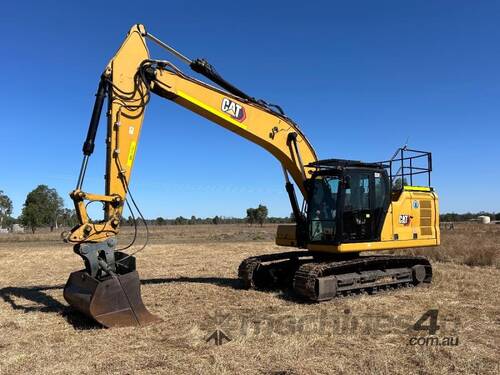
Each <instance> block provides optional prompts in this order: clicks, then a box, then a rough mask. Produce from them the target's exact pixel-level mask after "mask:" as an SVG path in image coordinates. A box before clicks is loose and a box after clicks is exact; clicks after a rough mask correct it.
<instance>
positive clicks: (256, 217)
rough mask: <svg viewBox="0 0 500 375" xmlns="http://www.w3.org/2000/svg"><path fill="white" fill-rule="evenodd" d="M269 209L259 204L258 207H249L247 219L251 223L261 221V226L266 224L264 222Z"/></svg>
mask: <svg viewBox="0 0 500 375" xmlns="http://www.w3.org/2000/svg"><path fill="white" fill-rule="evenodd" d="M267 215H268V210H267V207H266V206H264V205H262V204H259V207H257V208H248V209H247V217H246V220H247V222H249V223H250V224H255V223H259V224H260V225H261V226H262V225H264V222H265V221H266V219H267Z"/></svg>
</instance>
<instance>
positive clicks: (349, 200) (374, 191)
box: [339, 168, 389, 243]
mask: <svg viewBox="0 0 500 375" xmlns="http://www.w3.org/2000/svg"><path fill="white" fill-rule="evenodd" d="M343 180H344V184H343V189H342V196H341V207H340V208H341V217H342V220H341V221H340V223H339V225H340V227H341V228H340V233H341V242H342V243H348V242H367V241H377V240H380V233H381V231H382V225H383V221H384V218H385V214H386V212H387V208H388V205H389V179H388V177H387V173H385V171H384V170H373V169H368V168H366V169H364V168H356V169H347V170H345V172H344V179H343Z"/></svg>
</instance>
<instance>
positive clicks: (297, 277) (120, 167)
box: [64, 24, 440, 327]
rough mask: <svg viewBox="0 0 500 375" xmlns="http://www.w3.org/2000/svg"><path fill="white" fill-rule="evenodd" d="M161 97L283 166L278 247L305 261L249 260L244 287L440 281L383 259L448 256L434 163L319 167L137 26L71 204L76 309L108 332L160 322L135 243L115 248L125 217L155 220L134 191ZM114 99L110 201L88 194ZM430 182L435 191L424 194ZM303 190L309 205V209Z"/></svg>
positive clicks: (260, 113)
mask: <svg viewBox="0 0 500 375" xmlns="http://www.w3.org/2000/svg"><path fill="white" fill-rule="evenodd" d="M147 41H150V42H153V43H155V44H157V45H159V46H160V47H162V48H164V49H166V50H167V51H168V52H169V53H171V54H173V55H174V56H175V57H176V58H178V59H179V60H180V61H182V62H183V63H186V64H187V65H188V66H189V67H190V68H191V69H192V70H193V71H194V72H196V73H198V74H200V75H202V76H204V77H205V78H206V79H208V80H210V81H211V82H212V83H213V84H215V85H216V86H215V85H212V84H208V83H206V82H204V81H201V80H198V79H196V78H193V77H191V76H189V75H187V74H185V73H184V72H182V71H181V70H180V69H179V68H178V67H177V66H175V65H174V64H173V63H172V62H170V61H166V60H155V59H151V58H150V55H149V52H148V48H147V45H146V42H147ZM153 94H155V95H158V96H160V97H162V98H165V99H167V100H169V101H171V102H173V103H175V104H178V105H180V106H182V107H184V108H186V109H188V110H190V111H192V112H195V113H197V114H199V115H201V116H203V117H205V118H206V119H208V120H210V121H212V122H214V123H216V124H218V125H220V126H222V127H224V128H226V129H228V130H230V131H232V132H234V133H236V134H237V135H239V136H242V137H244V138H246V139H248V140H249V141H251V142H254V143H256V144H258V145H259V146H261V147H263V148H264V149H266V150H267V151H269V152H270V153H271V154H272V155H274V156H275V157H276V159H278V161H279V162H280V163H281V165H282V167H283V173H284V177H285V186H286V191H287V193H288V196H289V199H290V203H291V208H292V212H293V216H294V221H295V223H294V224H287V225H279V226H278V230H277V236H276V243H277V244H278V245H281V246H287V247H295V248H298V249H303V250H297V251H288V252H283V253H278V254H265V255H260V256H255V257H251V258H247V259H245V260H243V261H242V263H241V265H240V266H239V269H238V277H239V278H240V279H241V283H242V287H243V288H258V289H268V288H288V289H289V290H291V293H293V294H294V295H295V296H296V298H298V299H307V300H311V301H325V300H329V299H332V298H334V297H337V296H343V295H350V294H354V293H361V292H366V293H376V292H378V291H381V290H386V289H395V288H399V287H411V286H417V285H423V284H428V283H430V282H431V279H432V268H431V265H430V263H429V261H428V260H427V259H426V258H425V257H422V256H404V255H389V254H376V252H380V251H383V250H393V249H404V248H407V249H408V248H418V247H425V246H436V245H439V242H440V234H439V214H438V198H437V195H436V193H435V191H434V189H433V188H432V187H431V185H430V175H431V171H432V159H431V154H430V153H429V152H424V151H418V150H412V149H409V148H408V147H403V148H400V149H398V151H397V152H396V153H395V154H394V155H393V157H392V158H390V159H389V160H387V161H383V162H375V163H366V162H361V161H355V160H343V159H326V160H319V159H318V158H317V156H316V153H315V151H314V149H313V147H312V146H311V144H310V143H309V141H308V140H307V138H306V137H305V135H304V134H303V133H302V131H301V130H300V129H299V127H298V125H297V124H296V123H295V122H294V121H293V120H292V119H290V118H289V117H288V116H286V115H285V113H284V111H283V110H282V109H281V108H280V107H279V106H277V105H273V104H270V103H267V102H265V101H263V100H259V99H256V98H254V97H251V96H249V95H247V94H246V93H244V92H243V91H241V90H240V89H238V88H237V87H235V86H234V85H232V84H231V83H229V82H228V81H226V80H225V79H223V78H222V77H221V76H220V75H219V74H218V73H217V72H216V70H215V69H214V68H213V67H212V66H211V65H210V64H209V63H208V62H207V61H206V60H204V59H195V60H191V59H189V58H187V57H186V56H184V55H183V54H182V53H180V52H179V51H177V50H175V49H174V48H172V47H171V46H169V45H167V44H165V43H164V42H162V41H161V40H159V39H158V38H156V37H155V36H154V35H152V34H150V33H148V32H147V31H146V29H145V28H144V26H142V25H139V24H138V25H134V26H133V27H132V28H131V29H130V31H129V33H128V35H127V37H126V39H125V41H124V42H123V44H122V45H121V47H120V48H119V50H118V51H117V53H116V54H115V56H114V57H113V58H112V59H111V61H110V62H109V64H108V65H107V67H106V69H105V70H104V72H103V73H102V75H101V78H100V82H99V87H98V90H97V94H96V99H95V104H94V108H93V112H92V116H91V120H90V125H89V128H88V133H87V137H86V140H85V142H84V145H83V154H84V157H83V162H82V166H81V169H80V174H79V177H78V182H77V186H76V189H75V190H74V191H72V192H71V193H70V196H71V198H72V200H73V201H74V204H75V209H76V213H77V217H78V220H79V224H78V225H77V226H76V227H74V228H73V229H72V230H71V231H69V232H68V233H66V234H64V238H65V241H67V242H69V243H72V244H73V245H74V246H73V249H74V252H75V253H76V254H78V255H79V256H81V257H82V259H83V260H84V264H85V268H84V269H83V270H80V271H77V272H73V273H72V274H71V275H70V277H69V279H68V281H67V283H66V286H65V288H64V297H65V299H66V301H67V302H68V303H69V304H70V305H71V306H72V307H73V308H75V309H77V310H79V311H81V312H83V313H85V314H87V315H88V316H90V317H92V318H93V319H95V320H96V321H98V322H99V323H100V324H102V325H103V326H105V327H115V326H136V325H145V324H149V323H153V322H156V321H158V320H160V318H159V317H157V316H155V315H153V314H151V313H150V312H149V311H148V310H147V309H146V307H145V306H144V304H143V302H142V299H141V294H140V279H139V276H138V273H137V271H136V265H135V257H134V256H133V255H134V254H135V253H132V254H127V253H125V252H124V250H126V249H127V248H130V246H131V244H129V245H128V246H124V247H123V248H121V249H120V248H117V240H116V236H117V235H118V233H119V231H120V223H121V222H122V212H123V209H124V207H125V206H127V207H128V208H129V209H130V211H131V212H133V211H134V210H135V211H136V212H137V213H138V214H139V216H140V217H141V218H142V219H143V220H144V218H143V216H142V214H141V212H140V210H139V208H138V206H137V204H136V202H135V201H134V199H133V197H132V195H131V192H130V189H129V184H130V178H131V172H132V167H133V165H134V159H135V156H136V152H137V150H138V141H139V135H140V132H141V126H142V121H143V117H144V111H145V109H146V107H147V105H148V102H149V100H150V97H151V95H153ZM106 97H107V109H106V115H107V135H106V149H107V152H106V174H105V193H104V194H103V195H102V194H92V193H87V192H85V191H84V190H82V186H83V182H84V177H85V172H86V170H87V165H88V161H89V157H90V155H91V154H92V153H93V151H94V143H95V138H96V133H97V128H98V124H99V119H100V117H101V112H102V108H103V106H104V103H105V99H106ZM422 179H423V180H424V181H425V182H424V183H420V184H415V183H414V181H416V180H419V181H420V180H422ZM292 180H293V182H295V185H296V186H297V187H298V190H299V191H300V193H301V195H302V196H303V203H302V205H299V203H298V199H297V196H296V193H295V189H294V184H293V183H292V182H291V181H292ZM92 202H101V203H102V204H103V207H104V218H103V220H101V221H93V220H91V219H90V218H89V216H88V213H87V210H86V208H87V205H88V204H89V203H92ZM144 221H145V220H144ZM136 230H137V227H136ZM134 238H135V236H134ZM366 252H369V253H366Z"/></svg>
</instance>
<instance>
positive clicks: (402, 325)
mask: <svg viewBox="0 0 500 375" xmlns="http://www.w3.org/2000/svg"><path fill="white" fill-rule="evenodd" d="M459 327H460V321H459V320H458V318H455V317H452V316H439V311H438V310H436V309H431V310H428V311H425V312H423V313H419V314H416V316H395V315H390V314H369V313H359V314H358V313H356V312H354V311H351V310H350V309H344V310H343V311H341V312H340V313H339V312H338V311H337V312H329V311H327V310H326V309H322V310H320V311H319V312H318V313H314V314H279V313H255V312H242V311H237V312H228V311H224V310H216V311H214V312H212V313H209V315H208V318H207V320H206V321H205V322H203V324H200V328H201V329H202V331H203V332H206V336H205V337H204V339H205V341H207V342H210V343H213V344H215V345H222V344H225V343H227V342H230V341H232V340H234V339H237V338H240V337H247V338H248V337H271V336H290V335H322V336H323V335H325V336H334V335H346V334H358V335H369V336H372V337H373V336H383V335H387V334H394V333H396V334H400V335H401V336H402V337H404V338H405V339H406V340H407V344H408V345H412V346H457V345H459V343H460V340H459V338H458V336H457V332H458V329H459Z"/></svg>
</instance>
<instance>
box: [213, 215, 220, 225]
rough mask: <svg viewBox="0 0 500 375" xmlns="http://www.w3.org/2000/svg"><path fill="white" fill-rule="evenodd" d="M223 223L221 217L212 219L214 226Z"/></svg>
mask: <svg viewBox="0 0 500 375" xmlns="http://www.w3.org/2000/svg"><path fill="white" fill-rule="evenodd" d="M220 223H221V218H220V217H219V216H215V217H214V218H213V219H212V224H215V225H218V224H220Z"/></svg>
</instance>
